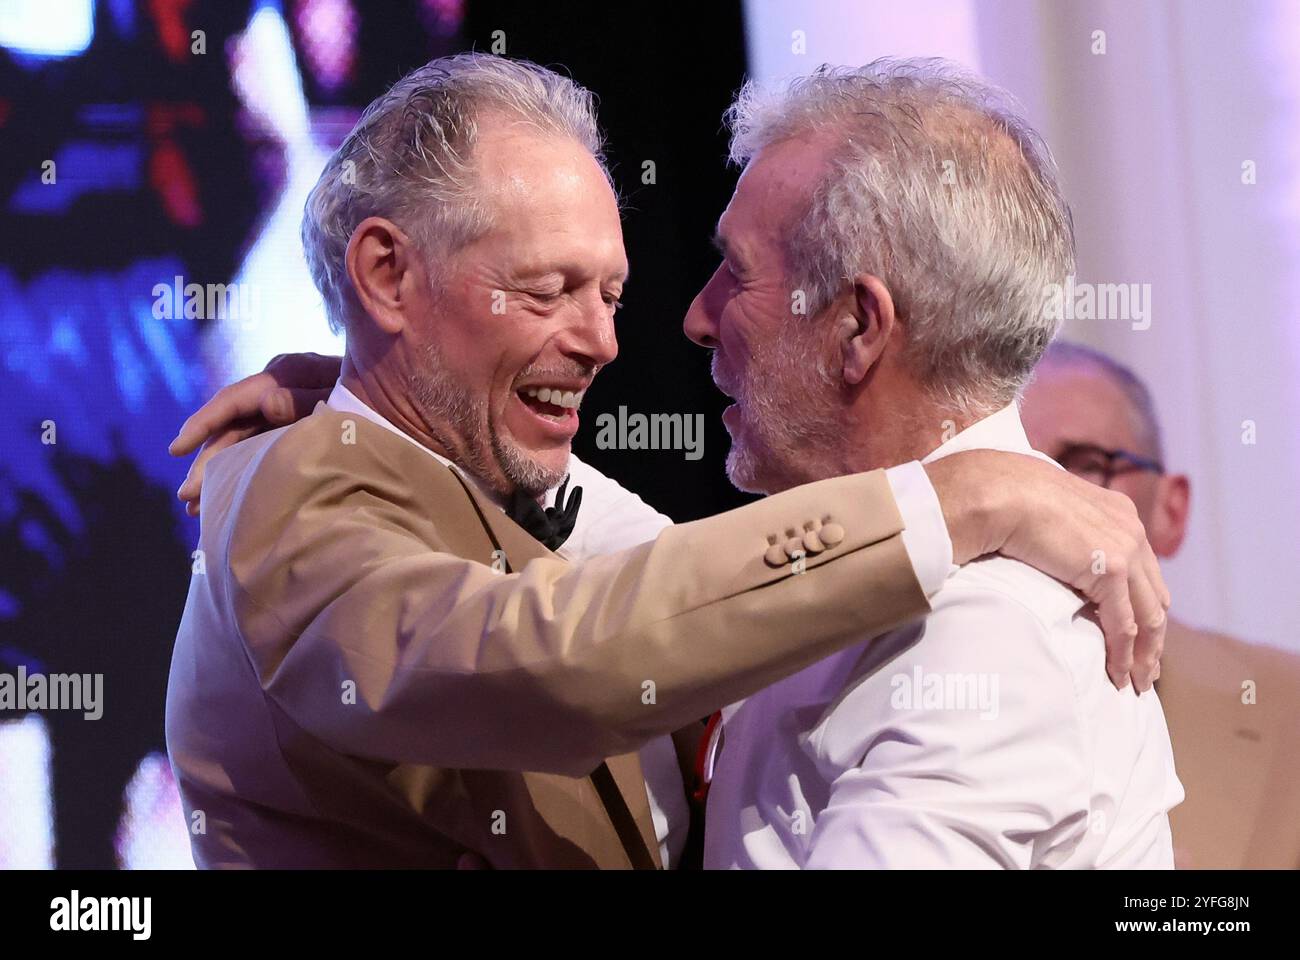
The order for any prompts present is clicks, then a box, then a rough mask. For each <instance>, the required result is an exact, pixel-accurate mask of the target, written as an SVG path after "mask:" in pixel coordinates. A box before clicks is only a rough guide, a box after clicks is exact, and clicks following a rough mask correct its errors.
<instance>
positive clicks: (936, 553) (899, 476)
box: [885, 460, 957, 598]
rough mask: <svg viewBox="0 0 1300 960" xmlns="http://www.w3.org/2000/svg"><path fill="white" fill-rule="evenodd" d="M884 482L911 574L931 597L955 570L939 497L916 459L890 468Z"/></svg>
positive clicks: (886, 472) (950, 541) (946, 525)
mask: <svg viewBox="0 0 1300 960" xmlns="http://www.w3.org/2000/svg"><path fill="white" fill-rule="evenodd" d="M885 479H886V480H888V481H889V489H890V490H891V491H893V494H894V502H895V503H896V504H897V505H898V512H899V513H900V514H901V515H902V517H903V527H904V530H903V547H904V549H906V550H907V558H908V559H909V560H911V561H912V571H913V572H914V573H915V574H916V579H917V582H918V583H920V584H921V589H922V590H923V591H924V592H925V595H926V597H927V598H928V597H932V596H934V594H935V593H936V592H937V591H938V589H939V588H940V587H941V586H943V582H944V581H945V580H947V579H948V577H949V575H950V574H951V573H952V572H953V571H954V570H956V569H957V568H956V567H954V566H953V563H952V539H951V538H950V537H949V536H948V524H947V523H945V522H944V519H943V509H942V508H941V507H940V506H939V497H938V495H937V494H936V493H935V492H934V487H933V486H932V485H931V483H930V477H929V475H927V474H926V472H925V468H924V467H922V466H921V463H920V461H919V460H912V461H911V462H909V463H903V464H899V465H898V466H896V467H890V468H889V469H888V470H886V471H885Z"/></svg>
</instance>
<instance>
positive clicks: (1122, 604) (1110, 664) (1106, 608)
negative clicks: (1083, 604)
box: [1092, 562, 1138, 690]
mask: <svg viewBox="0 0 1300 960" xmlns="http://www.w3.org/2000/svg"><path fill="white" fill-rule="evenodd" d="M1099 585H1100V586H1099V592H1098V593H1097V594H1096V595H1095V596H1093V597H1092V599H1093V600H1095V601H1096V603H1097V615H1098V617H1099V618H1100V619H1101V632H1102V633H1103V634H1104V635H1105V637H1106V674H1107V675H1108V676H1109V677H1110V682H1111V683H1113V684H1114V685H1115V687H1116V688H1117V689H1119V690H1123V689H1124V688H1125V687H1126V686H1128V684H1129V674H1130V673H1131V672H1132V670H1133V649H1134V645H1135V644H1136V642H1137V634H1138V628H1137V620H1136V618H1135V617H1134V616H1133V604H1132V601H1131V599H1130V596H1129V576H1128V569H1127V567H1125V566H1124V565H1123V563H1122V562H1121V563H1117V564H1115V565H1113V566H1112V567H1111V569H1110V570H1108V571H1107V572H1106V573H1104V574H1102V575H1101V578H1100V581H1099Z"/></svg>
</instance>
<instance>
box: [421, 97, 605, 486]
mask: <svg viewBox="0 0 1300 960" xmlns="http://www.w3.org/2000/svg"><path fill="white" fill-rule="evenodd" d="M475 158H476V161H477V166H478V171H479V183H478V186H479V188H480V196H481V197H482V199H483V201H484V203H485V204H486V206H487V207H488V209H489V210H490V211H491V217H492V224H493V225H492V227H491V228H490V229H489V230H488V231H487V232H486V233H485V234H484V235H483V236H481V237H480V238H478V239H477V240H475V241H473V242H471V243H469V244H468V245H466V246H465V247H463V248H461V249H460V250H458V251H457V252H456V253H455V254H454V255H453V256H452V257H451V258H450V260H449V261H448V262H447V263H446V264H444V265H442V266H441V267H438V268H436V276H437V281H436V282H435V286H436V289H435V290H434V291H431V292H430V293H429V298H430V302H429V304H428V307H427V309H424V310H421V311H419V312H420V313H421V314H422V316H424V317H427V318H428V319H427V323H422V324H420V329H419V330H418V331H416V334H417V337H418V340H419V343H418V346H417V347H416V351H415V352H416V356H417V357H418V358H419V360H418V361H417V362H415V363H413V364H412V365H411V374H410V380H411V383H410V388H411V389H410V392H411V395H412V397H413V398H414V400H415V402H416V403H418V405H419V407H420V408H421V409H420V414H421V418H422V419H423V420H424V421H425V422H426V423H427V424H429V426H430V428H431V430H432V431H433V432H434V434H435V435H438V436H441V437H442V438H443V439H444V445H445V446H447V447H449V448H450V449H451V452H453V453H454V455H455V459H457V460H458V461H459V462H461V463H463V464H464V465H465V466H466V467H467V468H468V469H469V470H470V471H471V472H473V473H474V474H476V475H477V476H479V477H480V478H481V479H483V480H484V481H486V482H487V483H488V484H490V485H491V486H493V487H494V488H496V489H498V490H499V491H501V492H508V491H509V490H512V489H514V488H516V487H518V488H522V489H523V490H525V491H527V492H529V493H533V494H539V493H541V492H542V491H544V490H545V489H547V488H548V487H551V486H554V485H556V484H557V483H559V482H560V481H561V480H562V479H563V478H564V476H565V474H566V473H567V471H568V463H569V447H570V442H571V441H572V439H573V436H574V434H575V433H576V432H577V430H578V406H579V404H580V403H581V400H582V395H583V393H584V392H585V390H586V389H587V387H588V386H590V384H591V381H592V378H593V377H594V376H595V375H596V372H597V371H598V370H599V369H600V368H601V367H602V366H603V365H604V364H606V363H609V362H610V361H611V360H613V359H614V357H615V356H616V355H617V353H618V346H617V343H616V341H615V337H614V311H615V309H616V308H617V305H618V299H619V297H620V295H621V294H622V290H623V284H624V282H625V280H626V277H627V258H626V255H625V253H624V250H623V230H622V224H621V223H620V220H619V213H618V205H617V202H616V200H615V197H614V193H613V191H612V190H611V189H610V186H609V184H608V182H607V181H606V179H605V177H604V175H603V173H602V172H601V170H600V167H599V166H598V165H597V163H596V161H595V159H594V158H593V157H592V156H591V154H590V153H588V152H587V150H586V149H584V148H583V147H582V146H581V145H579V144H577V143H575V142H573V141H570V140H564V139H557V138H549V137H545V136H542V135H540V134H538V133H537V132H536V131H533V130H530V129H529V128H528V127H526V126H525V125H523V124H509V123H506V122H500V121H498V122H489V123H485V124H483V125H482V129H481V134H480V139H479V142H478V145H477V147H476V149H475Z"/></svg>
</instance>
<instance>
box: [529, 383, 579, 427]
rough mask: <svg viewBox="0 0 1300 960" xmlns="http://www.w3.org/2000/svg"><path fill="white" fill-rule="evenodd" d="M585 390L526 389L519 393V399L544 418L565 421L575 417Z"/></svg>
mask: <svg viewBox="0 0 1300 960" xmlns="http://www.w3.org/2000/svg"><path fill="white" fill-rule="evenodd" d="M584 393H586V391H585V390H563V389H560V388H558V387H524V388H523V389H522V390H519V391H518V394H519V399H520V400H522V401H523V402H524V404H525V405H526V406H527V407H528V408H529V409H531V410H532V411H533V412H534V413H537V414H539V415H541V416H543V417H547V418H549V419H552V420H563V419H565V418H566V417H569V416H571V415H573V413H574V412H575V411H576V410H577V409H578V406H579V405H580V404H581V403H582V395H583V394H584Z"/></svg>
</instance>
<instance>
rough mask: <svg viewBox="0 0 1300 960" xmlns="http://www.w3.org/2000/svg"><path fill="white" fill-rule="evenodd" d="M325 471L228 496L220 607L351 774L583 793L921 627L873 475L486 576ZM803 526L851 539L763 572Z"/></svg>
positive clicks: (402, 496)
mask: <svg viewBox="0 0 1300 960" xmlns="http://www.w3.org/2000/svg"><path fill="white" fill-rule="evenodd" d="M366 426H369V425H368V424H367V425H366ZM291 429H292V428H291ZM394 439H395V442H396V443H397V444H398V445H399V446H406V444H405V441H402V440H400V439H397V438H394ZM335 445H336V446H337V438H335ZM378 445H379V444H378V443H370V444H358V445H357V449H356V450H355V451H354V452H352V453H351V456H353V457H361V458H364V457H366V456H374V455H375V454H374V453H373V451H372V452H371V453H369V454H368V453H367V452H366V448H367V447H369V448H374V447H377V446H378ZM412 451H413V454H412V455H414V456H419V457H424V456H425V455H424V454H423V453H421V452H419V451H415V450H413V448H412ZM317 453H318V451H311V450H301V449H295V447H294V444H293V442H292V438H285V439H282V440H280V441H278V442H277V443H276V444H274V445H273V446H271V447H270V448H268V451H267V453H266V454H265V455H264V456H263V457H262V462H261V463H260V464H257V465H255V467H254V469H253V470H252V471H251V473H252V478H251V479H248V478H244V479H242V480H240V481H239V482H240V483H241V484H242V485H243V486H244V488H245V489H243V490H242V495H241V497H240V503H241V504H242V506H240V507H239V508H238V509H237V510H235V511H234V512H233V516H232V518H231V519H230V520H229V522H228V523H227V527H228V532H227V533H226V534H224V536H225V537H226V547H225V551H224V556H225V559H226V561H227V570H228V576H227V578H226V584H227V586H226V589H227V591H228V597H227V605H228V608H229V609H231V610H232V611H233V612H234V620H235V624H236V627H237V629H238V632H239V634H240V639H241V640H242V642H243V644H244V646H245V648H246V651H247V654H248V658H249V662H250V665H251V667H252V669H253V670H254V671H256V673H257V675H258V679H259V681H260V683H261V685H262V687H263V689H264V691H265V693H266V694H267V695H268V696H269V697H270V698H271V699H272V700H273V701H274V703H275V704H276V705H277V706H278V707H279V708H280V709H281V710H283V711H284V712H285V713H286V714H287V715H288V717H289V718H290V719H291V720H292V721H293V722H294V723H295V724H296V725H298V726H299V727H301V728H302V729H303V730H304V731H305V732H306V733H308V734H310V735H311V736H313V737H316V738H318V739H319V740H321V741H322V742H324V743H326V744H328V745H330V746H331V747H333V748H334V749H337V750H339V751H341V752H344V753H347V754H350V755H354V756H359V757H364V758H369V759H373V760H377V761H387V762H412V763H423V764H430V765H434V766H441V767H452V768H461V769H465V768H471V769H500V770H534V771H541V772H553V773H560V774H565V775H571V776H581V775H584V774H586V773H589V772H590V771H591V770H593V769H594V768H595V767H596V766H597V765H598V764H599V763H600V762H601V760H602V759H603V758H605V757H609V756H615V755H618V754H621V753H627V752H631V751H632V750H635V749H638V748H639V747H640V746H641V745H642V744H643V743H645V742H646V741H647V740H649V739H650V738H652V737H654V736H658V735H661V734H665V733H670V732H671V731H673V730H675V729H677V728H680V727H682V726H684V725H685V724H687V723H688V722H690V721H692V720H695V719H698V718H699V717H702V716H705V715H707V714H709V713H711V712H712V711H713V710H715V709H718V708H720V707H722V706H723V705H725V704H728V703H732V702H734V701H737V700H740V699H743V698H744V697H746V696H749V695H750V694H752V693H754V692H755V691H757V690H759V689H761V688H762V687H764V686H767V685H768V684H770V683H772V682H774V681H775V680H777V679H779V678H781V677H783V676H786V675H789V674H791V673H794V672H796V671H798V670H800V669H802V668H803V667H805V666H808V665H809V664H811V663H813V662H814V661H816V660H818V659H820V658H822V657H824V656H826V655H828V654H830V653H832V652H834V651H836V650H838V649H840V648H842V647H844V646H847V645H849V644H850V643H852V642H854V641H861V640H862V638H864V637H869V636H873V635H875V634H879V633H881V632H883V631H885V630H887V629H889V628H891V627H892V626H894V625H896V624H898V623H900V622H903V621H905V620H909V619H912V618H914V617H917V616H919V615H921V614H923V613H925V612H926V611H927V610H928V604H927V601H926V599H925V595H924V593H923V592H922V590H921V588H920V586H919V585H918V584H917V580H916V576H915V574H914V573H913V570H912V566H911V563H910V562H909V560H908V557H907V553H906V551H905V549H904V547H903V544H902V542H901V537H900V532H901V529H902V522H901V520H900V518H899V514H898V511H897V509H896V507H895V505H894V501H893V497H892V494H891V493H890V489H889V484H888V482H887V481H886V479H885V476H884V474H883V472H880V471H876V472H873V473H869V474H858V475H853V476H847V477H841V478H836V479H832V480H826V481H822V482H819V483H814V484H809V485H806V486H802V487H799V488H796V489H794V490H791V491H788V492H786V493H782V494H778V495H776V496H772V497H768V498H766V499H764V500H761V501H759V502H757V503H753V504H750V505H748V506H744V507H741V508H740V509H737V510H732V511H730V512H727V513H723V514H720V515H718V516H714V517H710V518H708V519H705V520H700V521H697V522H694V523H686V524H679V525H677V526H674V527H669V528H668V529H666V530H664V531H663V532H662V533H661V534H660V535H659V537H658V538H657V539H655V540H653V541H651V542H649V543H645V544H642V545H640V546H638V547H634V548H632V549H629V550H625V551H622V552H619V553H614V554H610V555H607V556H601V557H595V558H592V559H589V560H585V561H582V562H577V563H571V562H565V561H563V560H560V559H558V558H550V557H548V558H543V559H535V560H533V561H531V562H529V563H528V564H527V565H526V566H524V568H523V569H522V570H521V571H519V572H516V573H497V572H494V571H493V570H492V568H491V567H490V566H489V565H488V563H487V562H486V560H487V558H486V557H485V558H484V559H485V562H483V563H479V562H475V561H473V560H467V559H464V558H462V557H459V556H456V555H454V554H453V553H451V552H446V551H444V550H440V549H437V548H436V547H435V546H431V542H435V541H436V517H435V518H432V519H430V518H429V517H428V516H427V515H426V514H427V513H429V512H434V509H433V508H428V509H426V506H427V505H416V504H413V503H412V501H411V496H412V494H411V493H410V488H411V487H412V486H413V484H412V483H411V480H410V477H409V476H404V475H403V473H402V471H398V470H395V469H388V468H385V467H384V466H383V465H382V464H367V463H360V464H358V463H348V462H345V461H343V460H341V459H340V458H339V457H338V456H335V455H330V456H324V455H320V456H318V455H316V454H317ZM219 459H220V458H218V460H219ZM217 463H218V461H216V460H214V461H213V464H212V465H211V466H210V469H211V467H215V466H217ZM426 469H427V468H426ZM435 506H436V505H435ZM460 508H461V509H471V508H470V507H469V505H468V502H466V503H465V504H462V505H460ZM814 519H817V520H822V521H824V522H833V523H835V524H837V525H838V526H839V527H840V528H841V529H842V530H843V539H842V540H840V542H838V543H837V544H835V545H834V546H833V547H829V548H827V549H825V550H823V551H821V552H819V553H817V554H814V555H812V556H809V557H807V559H806V561H805V562H806V569H804V570H802V572H795V568H794V567H793V566H792V564H790V563H784V564H781V565H779V566H773V565H771V564H769V563H768V562H767V561H766V560H765V553H766V552H767V551H768V550H769V548H770V547H771V545H772V543H773V542H778V543H784V542H785V538H786V536H787V534H790V533H793V532H795V531H802V530H803V528H804V525H805V523H806V522H808V521H812V520H814ZM430 531H433V532H430Z"/></svg>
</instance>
